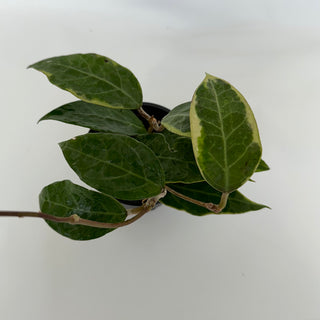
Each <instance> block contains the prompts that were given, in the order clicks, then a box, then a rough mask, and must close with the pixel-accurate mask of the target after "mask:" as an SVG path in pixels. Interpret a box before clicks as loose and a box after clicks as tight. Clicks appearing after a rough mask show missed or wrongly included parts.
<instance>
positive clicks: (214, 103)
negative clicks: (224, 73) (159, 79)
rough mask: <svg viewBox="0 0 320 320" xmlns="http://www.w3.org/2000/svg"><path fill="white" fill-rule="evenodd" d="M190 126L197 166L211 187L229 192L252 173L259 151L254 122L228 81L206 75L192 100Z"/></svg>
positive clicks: (248, 109) (255, 166) (257, 160)
mask: <svg viewBox="0 0 320 320" xmlns="http://www.w3.org/2000/svg"><path fill="white" fill-rule="evenodd" d="M190 126H191V138H192V144H193V150H194V154H195V158H196V160H197V163H198V166H199V168H200V171H201V173H202V176H203V177H204V178H205V180H206V181H207V182H208V183H209V184H210V185H211V186H212V187H213V188H214V189H216V190H219V191H221V192H228V193H229V192H232V191H234V190H236V189H238V188H239V187H240V186H241V185H243V184H244V183H245V182H246V181H247V180H248V179H249V178H250V176H251V175H252V174H253V173H254V172H255V170H256V168H257V166H258V164H259V162H260V159H261V150H262V149H261V142H260V138H259V132H258V128H257V125H256V121H255V119H254V115H253V113H252V111H251V109H250V107H249V105H248V103H247V102H246V100H245V99H244V97H243V96H242V95H241V94H240V93H239V92H238V91H237V90H236V89H235V88H234V87H233V86H231V85H230V84H229V83H228V82H226V81H224V80H221V79H218V78H215V77H213V76H211V75H208V74H207V76H206V78H205V79H204V81H203V82H202V83H201V84H200V86H199V87H198V89H197V90H196V92H195V94H194V96H193V99H192V103H191V107H190Z"/></svg>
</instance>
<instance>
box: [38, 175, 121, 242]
mask: <svg viewBox="0 0 320 320" xmlns="http://www.w3.org/2000/svg"><path fill="white" fill-rule="evenodd" d="M39 202H40V209H41V211H42V212H44V213H48V214H51V215H54V216H56V217H69V216H71V215H73V214H77V215H78V216H79V217H80V218H83V219H88V220H93V221H99V222H109V223H117V222H123V221H124V220H125V219H126V217H127V212H126V209H125V208H124V207H123V206H122V205H121V204H120V203H119V202H118V201H117V200H115V199H113V198H111V197H110V196H108V195H105V194H101V193H98V192H95V191H91V190H87V189H85V188H83V187H80V186H78V185H76V184H73V183H72V182H71V181H68V180H64V181H58V182H55V183H52V184H50V185H48V186H46V187H45V188H43V189H42V191H41V193H40V195H39ZM46 222H47V223H48V225H49V226H50V227H51V228H52V229H53V230H55V231H56V232H58V233H60V234H61V235H63V236H65V237H67V238H70V239H73V240H90V239H96V238H99V237H102V236H103V235H105V234H106V233H108V232H111V231H113V230H115V229H102V228H94V227H87V226H81V225H71V224H68V223H58V222H53V221H46Z"/></svg>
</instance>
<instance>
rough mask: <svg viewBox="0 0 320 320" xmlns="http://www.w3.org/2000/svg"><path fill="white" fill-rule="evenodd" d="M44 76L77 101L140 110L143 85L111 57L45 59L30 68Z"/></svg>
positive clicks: (69, 56)
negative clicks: (77, 99) (73, 96)
mask: <svg viewBox="0 0 320 320" xmlns="http://www.w3.org/2000/svg"><path fill="white" fill-rule="evenodd" d="M29 68H33V69H36V70H38V71H41V72H42V73H44V74H45V75H46V76H47V77H48V79H49V81H50V82H51V83H53V84H54V85H56V86H57V87H59V88H61V89H63V90H67V91H69V92H71V93H72V94H73V95H75V96H76V97H77V98H79V99H81V100H83V101H86V102H90V103H94V104H98V105H101V106H105V107H110V108H117V109H138V108H139V107H141V105H142V91H141V87H140V84H139V82H138V80H137V79H136V77H135V76H134V75H133V73H132V72H131V71H129V70H128V69H126V68H124V67H123V66H121V65H120V64H118V63H116V62H115V61H113V60H111V59H110V58H107V57H104V56H100V55H97V54H93V53H88V54H72V55H67V56H60V57H53V58H49V59H45V60H42V61H40V62H37V63H35V64H32V65H31V66H29Z"/></svg>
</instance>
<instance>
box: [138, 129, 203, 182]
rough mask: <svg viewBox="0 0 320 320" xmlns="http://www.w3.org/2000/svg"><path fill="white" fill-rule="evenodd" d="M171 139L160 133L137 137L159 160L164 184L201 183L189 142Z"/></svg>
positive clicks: (178, 137) (178, 138) (188, 140)
mask: <svg viewBox="0 0 320 320" xmlns="http://www.w3.org/2000/svg"><path fill="white" fill-rule="evenodd" d="M172 136H173V137H171V139H169V138H168V140H169V142H168V141H167V139H166V138H167V137H168V135H167V134H166V136H165V135H164V134H162V133H154V134H146V135H140V136H137V139H138V140H139V141H141V142H143V143H144V144H145V145H147V146H148V147H149V148H150V149H151V150H152V151H153V152H154V153H155V155H156V156H157V157H158V159H159V160H160V163H161V166H162V168H163V170H164V174H165V181H166V183H174V182H183V183H192V182H198V181H203V177H202V176H201V174H200V171H199V169H198V167H197V163H196V161H195V159H194V155H193V151H192V145H191V140H190V139H189V138H185V137H181V136H178V135H175V134H172Z"/></svg>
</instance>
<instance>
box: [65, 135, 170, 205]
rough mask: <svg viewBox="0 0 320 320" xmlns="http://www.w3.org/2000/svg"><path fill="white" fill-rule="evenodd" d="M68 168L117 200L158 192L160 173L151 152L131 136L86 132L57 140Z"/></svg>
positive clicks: (161, 176)
mask: <svg viewBox="0 0 320 320" xmlns="http://www.w3.org/2000/svg"><path fill="white" fill-rule="evenodd" d="M60 147H61V149H62V151H63V154H64V157H65V158H66V160H67V162H68V163H69V165H70V167H71V168H72V169H73V170H74V171H75V172H76V173H77V175H78V176H79V177H80V179H81V180H82V181H84V182H85V183H87V184H88V185H89V186H91V187H93V188H95V189H97V190H99V191H101V192H104V193H107V194H110V195H111V196H113V197H115V198H117V199H121V200H140V199H145V198H149V197H153V196H155V195H158V194H160V193H161V190H162V188H163V186H164V173H163V170H162V168H161V164H160V162H159V160H158V159H157V157H156V156H155V154H154V153H153V152H152V151H151V150H150V149H149V148H148V147H147V146H145V145H144V144H143V143H141V142H138V141H136V140H135V139H133V138H131V137H128V136H124V135H116V134H112V133H90V134H85V135H82V136H78V137H75V138H73V139H71V140H68V141H65V142H61V143H60Z"/></svg>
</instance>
